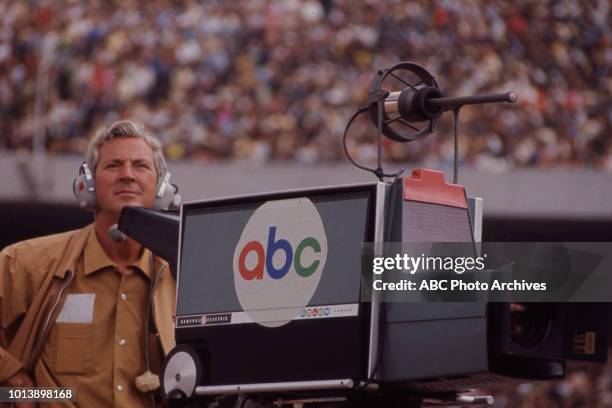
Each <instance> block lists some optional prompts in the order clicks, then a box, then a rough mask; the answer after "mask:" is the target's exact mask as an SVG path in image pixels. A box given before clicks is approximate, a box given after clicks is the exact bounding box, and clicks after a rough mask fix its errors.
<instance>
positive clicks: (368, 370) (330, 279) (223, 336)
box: [120, 170, 608, 402]
mask: <svg viewBox="0 0 612 408" xmlns="http://www.w3.org/2000/svg"><path fill="white" fill-rule="evenodd" d="M126 211H127V212H133V213H134V212H139V215H138V216H132V217H125V220H132V221H133V222H132V223H131V225H130V226H128V225H122V223H121V222H120V229H125V230H126V232H128V235H134V236H138V235H140V236H142V235H143V234H139V233H138V231H137V230H138V229H139V228H138V227H137V225H146V228H147V229H148V230H149V231H150V230H151V229H152V228H153V229H155V228H154V226H155V224H156V222H157V221H156V218H157V216H156V215H155V214H154V213H151V212H142V210H134V209H125V210H124V212H126ZM262 211H263V212H262ZM262 214H263V215H262ZM123 218H124V217H123V216H122V219H123ZM179 218H180V225H179V232H178V235H179V242H178V245H177V243H176V242H175V241H173V239H172V238H169V239H168V240H160V239H156V240H149V241H147V242H148V245H149V247H150V248H151V249H152V250H153V251H155V250H156V248H155V246H158V245H161V247H162V248H161V251H158V252H161V253H165V254H173V253H178V256H177V257H176V259H177V261H176V264H177V266H178V289H177V317H176V323H175V333H176V341H177V346H176V348H175V349H174V350H173V351H172V352H171V353H170V354H169V355H168V356H167V358H166V361H165V364H164V369H163V373H162V388H163V391H164V394H165V396H166V398H168V399H169V400H170V401H175V402H176V401H189V400H192V399H197V398H202V397H203V398H207V397H214V396H220V395H231V394H245V393H246V394H249V395H259V396H264V397H266V398H280V397H284V398H293V399H295V398H298V399H299V398H311V397H313V396H316V397H326V398H328V397H330V396H331V397H345V398H346V397H348V398H350V397H351V396H355V395H363V393H364V392H366V393H368V395H370V396H376V395H378V396H383V397H384V396H385V395H395V396H397V395H406V396H423V395H432V394H433V395H446V396H448V395H453V394H456V393H458V392H461V391H463V390H467V389H472V388H475V387H479V386H482V385H485V384H491V383H498V382H504V381H509V380H514V379H527V380H536V379H537V380H546V379H556V378H561V377H563V375H564V373H565V362H566V361H567V360H570V359H571V360H578V361H586V362H605V361H606V358H607V343H608V341H607V335H608V334H607V323H608V307H607V304H599V303H593V304H587V303H563V304H561V303H559V304H557V303H522V304H511V303H488V302H486V301H471V302H427V303H419V302H396V303H383V302H380V301H378V300H377V299H369V300H367V301H364V299H363V297H362V292H361V286H362V285H364V280H363V268H364V265H363V247H362V243H363V242H467V243H477V242H478V241H480V240H481V239H480V238H481V226H482V200H480V199H467V197H466V194H465V190H464V189H463V187H461V186H458V185H450V184H447V183H446V182H445V181H444V177H443V174H442V173H441V172H435V171H429V170H418V171H415V172H413V174H412V175H411V177H406V178H404V179H400V180H399V181H398V182H396V183H394V184H390V183H380V182H379V183H368V184H360V185H352V186H338V187H328V188H319V189H308V190H298V191H290V192H279V193H270V194H260V195H254V196H245V197H231V198H225V199H216V200H207V201H198V202H191V203H186V204H183V206H182V207H181V214H180V217H179ZM145 219H146V221H145ZM170 221H171V222H170ZM160 222H162V223H163V227H160V228H163V229H164V230H168V231H169V230H173V231H175V230H176V228H174V227H173V228H170V229H169V227H168V225H169V222H170V223H173V224H174V225H176V224H179V220H176V219H173V220H170V219H169V218H168V217H167V216H165V217H164V218H163V220H161V221H160ZM124 224H126V223H124ZM315 224H316V225H315ZM313 225H315V226H314V227H313ZM317 225H318V226H317ZM313 228H314V229H313ZM296 231H297V232H296ZM130 233H131V234H130ZM144 235H145V236H146V235H147V234H144ZM169 235H173V234H169ZM145 241H146V240H145ZM161 241H164V242H161ZM156 242H157V243H156ZM258 242H259V244H258ZM145 245H147V244H145ZM175 246H178V251H177V252H174V251H173V250H169V249H168V248H172V247H175ZM279 254H280V255H279ZM168 257H170V258H172V256H168ZM289 260H290V261H289ZM172 261H173V264H174V263H175V260H174V259H172ZM370 273H371V271H370ZM292 274H293V275H294V278H292V279H294V280H289V281H287V280H286V279H289V278H290V277H291V275H292ZM317 274H318V276H317ZM310 277H316V278H317V279H318V280H316V282H315V283H313V284H312V285H311V284H307V283H304V282H305V280H300V279H302V278H304V279H308V278H310ZM279 284H282V286H278V285H279ZM257 285H259V286H257ZM266 285H277V286H266ZM308 291H310V292H308ZM306 292H308V295H307V296H306V297H304V293H306ZM300 296H301V298H300ZM262 298H263V300H262ZM253 301H256V302H263V303H249V302H253ZM296 302H297V303H296ZM299 302H301V303H299ZM258 305H259V306H258ZM287 311H289V313H288V314H287Z"/></svg>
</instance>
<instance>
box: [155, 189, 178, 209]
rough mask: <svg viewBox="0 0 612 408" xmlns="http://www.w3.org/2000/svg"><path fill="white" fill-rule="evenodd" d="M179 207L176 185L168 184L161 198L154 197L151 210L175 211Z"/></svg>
mask: <svg viewBox="0 0 612 408" xmlns="http://www.w3.org/2000/svg"><path fill="white" fill-rule="evenodd" d="M180 205H181V195H180V194H178V187H177V186H176V184H171V183H168V185H167V186H166V187H165V188H164V191H163V192H162V194H161V197H159V196H158V197H156V198H155V202H154V203H153V209H154V210H158V211H168V210H176V209H178V208H179V207H180Z"/></svg>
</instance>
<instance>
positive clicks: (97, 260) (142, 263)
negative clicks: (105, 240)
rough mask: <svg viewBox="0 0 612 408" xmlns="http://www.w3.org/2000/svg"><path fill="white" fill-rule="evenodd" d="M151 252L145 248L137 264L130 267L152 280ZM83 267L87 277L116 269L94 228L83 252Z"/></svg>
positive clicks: (134, 263)
mask: <svg viewBox="0 0 612 408" xmlns="http://www.w3.org/2000/svg"><path fill="white" fill-rule="evenodd" d="M150 259H151V251H149V250H148V249H146V248H143V250H142V253H141V254H140V258H138V259H137V260H136V262H133V263H131V264H130V265H128V267H132V268H136V269H138V270H140V271H141V272H143V273H144V275H145V276H146V277H147V278H149V279H151V260H150ZM83 265H84V273H85V275H89V274H90V273H93V272H96V271H99V270H101V269H104V268H108V267H116V265H115V264H114V263H113V261H111V260H110V258H109V257H108V255H106V252H104V249H102V246H101V245H100V242H99V241H98V237H97V236H96V231H95V229H94V228H92V229H91V231H90V233H89V237H87V242H86V243H85V249H84V250H83Z"/></svg>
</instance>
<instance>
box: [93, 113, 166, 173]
mask: <svg viewBox="0 0 612 408" xmlns="http://www.w3.org/2000/svg"><path fill="white" fill-rule="evenodd" d="M127 137H136V138H141V139H143V140H144V141H145V142H146V143H147V144H148V145H149V146H150V147H151V149H153V158H154V161H155V170H156V171H157V177H158V178H159V177H161V176H162V174H164V173H165V172H166V159H165V158H164V152H163V150H162V144H161V142H160V141H159V139H158V138H156V137H155V136H153V135H152V134H150V133H149V132H148V131H147V130H146V129H145V127H144V125H143V124H142V123H140V122H136V121H133V120H119V121H117V122H115V123H113V124H112V125H110V126H108V127H106V126H103V127H101V128H100V129H98V131H97V132H96V135H95V136H94V137H93V139H92V140H91V142H89V146H88V147H87V153H86V155H85V161H86V162H87V166H88V167H89V169H90V170H91V172H92V173H93V174H95V172H96V167H97V166H98V162H99V161H100V147H101V146H102V145H103V144H104V143H106V142H109V141H111V140H113V139H118V138H127Z"/></svg>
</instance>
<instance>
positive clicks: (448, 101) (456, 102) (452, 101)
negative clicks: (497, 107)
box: [425, 92, 517, 111]
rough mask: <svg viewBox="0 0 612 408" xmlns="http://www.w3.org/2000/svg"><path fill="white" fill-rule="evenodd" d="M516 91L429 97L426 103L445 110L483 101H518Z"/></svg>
mask: <svg viewBox="0 0 612 408" xmlns="http://www.w3.org/2000/svg"><path fill="white" fill-rule="evenodd" d="M516 99H517V97H516V92H505V93H499V94H489V95H472V96H449V97H440V98H428V99H427V100H426V102H425V103H426V104H427V105H430V106H432V107H436V108H442V109H443V110H445V111H449V110H453V109H456V108H460V107H462V106H464V105H478V104H483V103H498V102H509V103H514V102H516Z"/></svg>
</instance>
